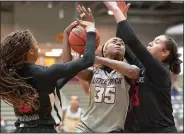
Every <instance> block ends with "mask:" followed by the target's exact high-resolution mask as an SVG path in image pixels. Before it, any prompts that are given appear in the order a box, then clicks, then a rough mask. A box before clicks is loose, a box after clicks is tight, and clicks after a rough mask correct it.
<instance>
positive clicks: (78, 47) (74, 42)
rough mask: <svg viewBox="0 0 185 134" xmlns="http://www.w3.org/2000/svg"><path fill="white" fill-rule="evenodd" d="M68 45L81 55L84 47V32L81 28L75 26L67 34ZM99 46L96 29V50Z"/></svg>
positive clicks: (98, 36)
mask: <svg viewBox="0 0 185 134" xmlns="http://www.w3.org/2000/svg"><path fill="white" fill-rule="evenodd" d="M69 44H70V47H71V48H72V49H73V50H74V51H75V52H77V53H79V54H83V53H84V49H85V45H86V31H85V29H84V28H83V27H81V26H79V25H78V26H76V27H75V28H73V30H72V31H71V33H70V34H69ZM99 44H100V35H99V32H98V30H97V29H96V48H98V46H99Z"/></svg>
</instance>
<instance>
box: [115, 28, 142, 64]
mask: <svg viewBox="0 0 185 134" xmlns="http://www.w3.org/2000/svg"><path fill="white" fill-rule="evenodd" d="M116 37H118V38H121V39H122V40H123V37H122V34H121V30H120V28H119V26H118V25H117V29H116ZM124 58H125V59H126V60H127V62H128V63H129V64H131V65H136V66H137V67H139V68H141V63H140V61H139V60H138V59H137V57H136V56H135V55H134V53H133V52H132V51H131V50H130V48H129V47H128V45H127V44H125V56H124Z"/></svg>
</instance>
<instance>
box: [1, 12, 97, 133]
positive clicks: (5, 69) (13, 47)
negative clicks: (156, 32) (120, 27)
mask: <svg viewBox="0 0 185 134" xmlns="http://www.w3.org/2000/svg"><path fill="white" fill-rule="evenodd" d="M86 13H88V14H86ZM86 13H84V14H83V15H84V16H88V20H86V22H84V21H82V22H80V23H79V24H80V25H83V26H85V29H86V31H87V42H86V48H85V52H84V57H82V58H80V59H78V60H76V61H72V62H69V63H64V64H61V63H60V64H53V65H51V66H49V67H45V66H38V65H36V64H35V62H36V60H37V58H38V43H37V41H36V39H35V38H34V36H33V35H32V34H31V32H30V31H28V30H18V31H15V32H12V33H11V34H9V35H8V36H7V37H6V38H5V39H4V40H3V41H2V43H1V47H0V97H1V99H2V100H4V101H5V102H7V103H8V104H10V105H11V106H13V108H14V111H15V115H16V116H17V118H18V121H17V125H18V126H17V129H16V130H15V132H17V133H36V132H40V133H55V132H56V131H55V129H54V126H55V125H56V122H55V120H54V118H53V117H52V113H51V112H52V110H53V109H52V105H53V101H52V99H51V100H50V95H52V96H53V94H51V93H53V91H54V89H55V87H60V84H61V85H63V84H64V83H65V82H66V81H68V80H69V79H70V78H71V77H70V78H68V76H70V75H72V74H77V73H78V72H79V71H82V70H83V69H86V68H88V67H90V66H92V65H93V63H94V57H95V44H96V43H95V42H96V33H95V25H94V19H93V16H92V14H91V12H88V11H87V12H86ZM74 68H75V69H74ZM61 78H63V79H61ZM59 79H60V81H58V80H59ZM57 81H58V82H57ZM50 101H51V102H50ZM51 103H52V104H51Z"/></svg>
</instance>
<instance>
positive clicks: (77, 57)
mask: <svg viewBox="0 0 185 134" xmlns="http://www.w3.org/2000/svg"><path fill="white" fill-rule="evenodd" d="M72 56H73V60H77V59H79V58H80V57H81V55H80V54H78V53H76V52H73V53H72Z"/></svg>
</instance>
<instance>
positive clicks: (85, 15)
mask: <svg viewBox="0 0 185 134" xmlns="http://www.w3.org/2000/svg"><path fill="white" fill-rule="evenodd" d="M76 9H77V12H78V13H79V15H80V18H81V20H79V19H77V22H78V24H80V25H81V26H83V27H87V26H89V25H91V24H94V23H95V22H94V17H93V14H92V12H91V9H90V8H88V9H86V8H85V7H84V6H80V5H78V7H77V8H76Z"/></svg>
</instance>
